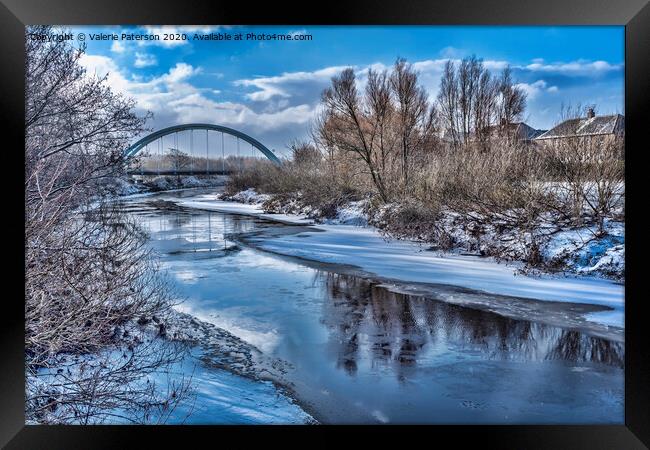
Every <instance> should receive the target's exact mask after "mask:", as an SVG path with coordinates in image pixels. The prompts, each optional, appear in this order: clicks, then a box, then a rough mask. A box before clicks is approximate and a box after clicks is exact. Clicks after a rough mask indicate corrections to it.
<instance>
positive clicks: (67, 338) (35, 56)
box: [25, 26, 179, 423]
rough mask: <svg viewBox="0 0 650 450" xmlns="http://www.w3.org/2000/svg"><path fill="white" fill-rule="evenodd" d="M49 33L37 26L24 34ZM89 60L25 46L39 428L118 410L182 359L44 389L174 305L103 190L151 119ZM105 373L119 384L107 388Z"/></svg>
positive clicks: (33, 377) (30, 345) (32, 361)
mask: <svg viewBox="0 0 650 450" xmlns="http://www.w3.org/2000/svg"><path fill="white" fill-rule="evenodd" d="M52 31H53V30H52V29H51V27H47V26H44V27H42V26H39V27H28V28H27V30H26V33H36V34H50V33H51V32H52ZM83 52H84V47H81V48H74V47H72V46H71V45H70V44H69V43H68V42H66V41H57V40H52V41H42V40H32V39H26V66H25V74H26V78H25V82H26V92H25V272H26V278H25V356H26V361H25V362H26V376H27V381H28V382H27V385H28V387H29V386H31V388H29V389H28V392H27V402H26V413H27V416H28V417H31V418H32V419H35V420H41V419H43V418H44V417H45V416H43V415H42V414H41V413H42V412H43V411H45V410H52V409H53V408H56V406H57V405H62V404H66V405H68V407H69V408H72V410H74V409H75V408H77V407H79V408H81V407H82V405H85V406H83V407H84V408H86V409H87V408H91V409H96V408H100V409H101V405H102V404H104V405H110V404H111V401H112V402H113V403H116V402H119V401H121V399H125V398H126V397H129V394H128V392H131V393H133V392H135V391H133V390H132V389H135V388H134V387H133V386H128V383H129V382H131V381H134V382H135V381H137V376H136V375H137V371H138V369H142V370H143V371H146V370H148V369H146V368H147V367H149V368H150V369H151V370H153V366H152V365H151V362H152V361H157V363H155V364H154V365H155V366H156V367H159V368H160V367H163V366H164V364H167V363H171V362H172V361H173V360H174V358H176V356H177V355H176V354H175V356H174V357H173V358H171V359H170V357H168V356H169V355H167V356H165V353H164V352H163V353H160V354H158V355H154V354H147V352H146V351H145V349H144V348H142V349H140V350H138V354H139V355H143V356H144V355H146V358H140V357H137V358H134V359H133V360H132V363H131V364H130V365H129V366H128V367H127V369H128V370H126V369H124V370H123V369H120V368H119V367H112V366H108V365H106V364H110V360H107V361H106V362H105V366H103V367H102V366H100V367H99V368H98V369H97V370H95V371H93V375H92V379H91V380H89V379H88V373H86V374H80V373H79V372H76V373H71V374H70V376H69V377H68V380H67V381H66V383H67V387H66V388H63V387H60V388H57V387H56V386H54V385H52V384H51V383H50V382H49V381H44V380H50V379H49V378H48V376H47V370H48V368H49V367H56V366H58V365H60V364H62V363H63V362H64V361H65V360H66V359H67V358H69V357H71V355H77V356H78V355H82V354H85V353H88V352H102V351H109V349H114V350H116V349H117V348H120V346H121V345H122V344H123V343H124V341H123V339H121V337H120V336H118V335H116V330H118V329H119V327H121V326H123V325H124V324H126V323H128V322H132V321H134V320H137V319H138V318H139V317H146V316H152V315H157V316H162V315H163V314H165V311H168V309H169V307H170V306H171V300H172V298H171V296H170V291H169V289H168V286H167V285H166V283H165V282H164V281H162V280H161V279H160V277H159V273H158V270H157V268H156V267H155V265H153V264H152V261H151V259H150V258H149V255H148V251H147V250H146V247H145V245H144V243H145V239H144V236H143V235H142V233H141V232H140V231H139V230H138V228H137V227H136V226H135V224H133V223H130V222H129V221H128V220H126V218H125V217H123V216H122V215H121V214H120V213H119V211H117V210H115V208H113V207H112V206H111V205H112V203H111V202H106V201H105V200H106V199H105V197H104V195H103V194H104V193H105V181H107V180H111V179H112V178H113V177H115V176H116V175H119V174H121V173H122V172H123V171H124V167H125V158H124V155H123V149H124V148H126V146H127V144H128V143H129V142H130V140H131V139H132V138H133V137H135V136H136V135H137V134H139V133H140V132H141V131H143V127H144V124H145V121H146V118H147V116H144V117H138V116H137V115H135V114H134V112H133V106H134V103H133V101H131V100H128V99H125V98H123V97H122V96H120V95H118V94H115V93H114V92H112V91H111V90H110V88H109V87H108V86H107V85H106V82H105V78H97V77H96V76H91V75H89V74H87V73H86V71H85V70H84V69H83V67H82V66H81V65H80V64H79V61H80V58H81V57H82V55H83ZM134 345H136V343H134ZM143 352H144V353H143ZM145 360H146V361H149V362H145ZM125 370H126V371H125ZM73 372H74V371H73ZM110 373H114V374H121V375H119V376H115V377H113V378H103V377H104V375H106V374H110ZM106 376H109V375H106ZM91 381H92V384H93V386H95V387H94V388H93V389H92V393H93V395H91V396H90V397H88V395H89V393H90V391H88V390H85V389H86V387H85V386H88V383H89V382H91ZM100 386H103V388H100ZM100 392H101V393H102V394H101V398H102V400H101V401H100V400H99V398H100V397H98V396H97V395H99V393H100ZM138 392H140V393H141V394H142V395H133V396H132V399H133V403H131V405H132V406H134V405H135V404H136V403H138V402H139V403H140V406H146V405H145V403H146V402H147V400H146V399H145V394H144V391H143V390H139V391H138ZM82 393H83V394H82ZM87 394H88V395H87ZM175 395H176V394H175ZM44 396H47V397H44ZM109 397H110V398H112V400H110V401H109ZM178 399H179V397H178V396H176V397H175V398H174V399H167V400H168V401H171V402H172V403H173V402H175V401H177V400H178ZM150 401H151V403H150V405H153V404H154V403H156V402H157V401H158V400H156V399H155V398H154V397H150ZM125 402H126V403H128V400H125ZM126 403H125V404H126ZM75 405H76V406H75ZM86 417H87V418H88V417H90V415H89V413H86ZM62 420H63V419H62ZM75 421H76V422H78V423H79V422H83V420H82V419H80V417H78V416H76V419H75Z"/></svg>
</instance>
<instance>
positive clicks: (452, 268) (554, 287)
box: [177, 192, 625, 335]
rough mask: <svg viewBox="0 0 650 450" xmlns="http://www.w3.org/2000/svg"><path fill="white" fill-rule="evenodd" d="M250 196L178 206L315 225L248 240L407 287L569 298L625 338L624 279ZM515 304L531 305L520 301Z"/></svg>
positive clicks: (492, 303) (579, 313)
mask: <svg viewBox="0 0 650 450" xmlns="http://www.w3.org/2000/svg"><path fill="white" fill-rule="evenodd" d="M250 194H251V193H250V192H249V193H248V194H241V195H239V199H240V200H241V201H247V200H248V201H253V202H254V203H237V202H232V201H224V200H221V196H220V195H218V194H205V195H202V196H199V197H195V198H193V199H192V200H188V201H183V200H179V201H177V204H178V205H179V206H182V207H187V208H197V209H204V210H212V211H221V212H228V213H234V214H245V215H252V216H257V217H261V218H265V219H268V220H278V221H280V222H284V223H293V224H300V225H309V226H308V227H306V228H304V229H301V230H296V231H297V232H295V233H287V232H282V233H279V234H276V235H269V234H266V235H265V236H263V238H259V239H255V238H254V237H249V238H248V242H249V243H251V244H253V243H254V244H255V245H256V246H258V247H259V248H260V249H262V250H266V251H270V252H274V253H278V254H283V255H287V256H292V257H299V258H303V259H306V260H314V261H319V262H324V263H332V264H343V265H349V266H355V267H357V268H358V269H360V270H361V271H363V272H365V273H368V274H372V275H373V276H376V277H379V278H381V279H384V280H388V282H389V283H390V282H391V280H392V281H400V282H402V283H407V284H408V283H411V284H413V283H417V284H420V285H431V284H435V285H447V286H457V287H462V288H467V289H471V290H475V291H479V292H482V293H485V294H491V295H496V296H502V297H508V298H513V299H530V300H536V301H545V302H549V304H548V305H550V304H551V303H566V304H567V306H566V308H565V309H566V314H573V315H574V316H575V317H577V318H580V320H578V321H579V322H584V323H583V325H587V323H590V324H593V325H595V326H597V328H599V329H600V330H601V331H606V330H609V329H611V330H614V331H617V332H616V334H619V335H622V329H623V328H624V313H625V308H624V288H623V285H622V284H620V283H617V282H614V281H612V280H607V279H603V278H599V277H595V276H591V275H588V276H585V275H581V276H578V275H573V276H567V275H562V274H541V275H530V274H526V273H522V271H521V264H517V263H508V264H505V263H503V262H501V263H499V262H497V261H496V260H495V259H494V258H490V257H479V256H468V255H462V254H452V253H445V252H440V251H435V250H430V249H427V248H424V247H423V246H422V245H419V244H417V243H414V242H409V241H404V240H399V241H398V240H391V239H388V238H387V237H386V236H385V235H384V234H382V233H381V232H380V231H379V230H378V229H377V228H375V227H372V226H354V225H345V223H350V221H356V223H362V217H360V214H357V215H355V214H354V213H353V212H351V211H350V210H347V211H346V212H345V213H344V215H343V217H340V216H339V217H337V219H335V220H333V221H331V222H330V223H320V224H317V223H315V221H313V220H310V219H309V218H308V217H305V216H299V215H292V214H271V213H267V212H265V210H264V208H263V207H262V205H261V203H262V201H264V200H265V199H264V198H262V199H260V198H255V197H253V200H251V197H252V196H251V195H250ZM234 199H235V200H236V199H237V198H236V197H235V198H234ZM260 200H261V201H260ZM448 297H449V300H451V301H453V300H454V299H455V298H459V296H458V295H456V296H454V295H450V296H448ZM461 297H463V299H462V301H464V302H467V299H466V297H467V296H466V295H465V296H461ZM487 297H490V296H487ZM458 301H461V300H458ZM473 303H474V304H485V303H487V304H488V307H490V308H497V307H498V306H499V305H501V306H503V305H504V304H505V303H507V304H508V307H507V308H499V309H500V310H503V309H508V310H510V309H511V303H512V302H504V301H503V300H502V299H501V300H498V299H495V298H485V296H479V297H478V298H475V299H474V301H473ZM516 303H518V304H524V305H525V303H522V302H521V301H519V300H518V301H517V302H516ZM533 303H534V304H535V305H536V307H535V308H533V309H534V310H536V311H538V314H541V315H543V311H541V310H540V308H539V306H540V305H539V304H538V303H537V302H531V304H533ZM574 305H589V306H591V307H592V308H588V307H586V308H584V307H583V308H580V307H577V309H576V307H574ZM541 306H542V307H543V306H544V304H542V305H541ZM525 309H526V311H525V312H526V313H530V310H531V308H525ZM542 309H543V308H542ZM561 309H562V308H560V310H561ZM581 309H582V310H581ZM560 320H561V318H560ZM567 322H569V324H571V320H568V319H567ZM574 325H575V324H574Z"/></svg>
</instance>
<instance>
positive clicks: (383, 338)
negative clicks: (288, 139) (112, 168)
mask: <svg viewBox="0 0 650 450" xmlns="http://www.w3.org/2000/svg"><path fill="white" fill-rule="evenodd" d="M184 195H189V194H184ZM170 196H172V194H161V195H159V196H157V197H156V198H155V199H147V200H143V201H136V202H130V203H128V204H127V205H126V207H125V209H127V210H128V211H129V212H131V213H132V214H133V216H134V217H136V218H137V219H138V220H139V221H140V223H141V224H142V226H143V228H144V229H145V230H147V231H148V234H149V236H150V238H151V239H150V242H151V245H152V247H153V248H154V249H156V250H157V252H158V253H159V254H160V256H161V260H162V263H163V267H165V268H167V269H168V270H169V271H170V274H172V276H173V277H174V279H175V280H176V281H177V283H178V285H177V287H178V289H179V293H180V295H181V296H182V297H183V298H185V302H184V304H183V306H184V308H185V309H186V310H187V311H188V312H191V313H192V314H195V315H197V316H198V317H199V318H202V319H203V320H207V321H210V322H212V323H214V324H215V325H216V326H218V327H221V328H224V329H227V330H229V331H230V332H232V333H233V334H235V335H237V336H238V337H240V338H241V339H243V340H245V341H247V342H249V343H251V344H253V345H255V346H257V347H258V348H260V349H261V350H262V351H263V352H264V353H265V354H267V355H269V356H272V357H277V358H279V359H281V360H283V361H286V362H288V363H289V365H290V367H291V370H288V371H287V372H286V374H285V376H286V377H288V381H289V384H290V385H291V386H292V389H294V390H295V392H296V395H297V397H298V398H299V399H300V400H301V401H303V402H304V403H305V404H308V405H310V406H311V407H312V408H313V409H314V410H315V411H316V412H317V413H318V415H319V418H320V419H322V420H323V422H325V423H376V422H378V421H379V422H391V423H491V424H494V423H508V424H512V423H622V418H623V388H624V385H623V371H622V370H621V369H622V368H623V360H624V345H623V343H617V342H615V341H610V340H607V339H603V338H599V337H592V336H591V335H589V334H585V333H583V332H581V331H575V330H571V329H568V328H560V327H556V326H549V325H545V324H541V323H537V322H531V321H528V320H521V319H510V318H507V317H504V316H501V315H498V314H495V313H492V312H489V311H484V310H478V309H471V308H468V307H464V306H461V305H454V304H450V303H445V302H443V301H440V300H436V299H435V298H431V297H429V298H425V297H422V296H416V295H408V294H396V293H392V292H390V291H389V290H387V289H386V288H384V287H382V286H381V285H379V284H377V283H376V282H371V281H368V280H366V279H363V278H358V277H355V276H351V275H341V274H337V273H334V272H330V271H329V270H323V267H324V266H323V265H319V264H305V263H304V262H301V261H298V260H294V259H290V258H279V257H277V256H275V255H270V254H267V253H264V252H259V251H257V250H254V249H251V248H249V247H246V246H243V247H242V246H238V245H237V244H236V242H238V239H236V237H235V236H236V235H237V234H239V233H248V232H252V231H258V230H260V231H261V229H263V228H267V227H273V228H274V230H275V232H277V231H278V230H277V229H275V227H280V226H282V225H278V224H275V223H269V222H268V221H264V220H261V219H255V218H252V217H247V216H238V215H232V214H222V213H218V212H208V211H199V210H191V209H181V208H178V207H177V206H175V205H174V204H173V203H172V202H170V201H165V198H169V197H170ZM328 267H329V266H328ZM318 269H321V270H318ZM288 367H289V366H288Z"/></svg>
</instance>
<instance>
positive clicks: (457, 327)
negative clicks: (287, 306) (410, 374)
mask: <svg viewBox="0 0 650 450" xmlns="http://www.w3.org/2000/svg"><path fill="white" fill-rule="evenodd" d="M321 276H322V277H323V278H324V279H325V284H326V286H327V291H328V294H329V295H328V297H329V301H327V302H325V304H324V312H323V316H324V319H323V322H324V324H325V325H326V326H327V327H328V328H329V329H330V330H331V336H330V345H332V346H334V347H336V353H337V355H338V366H339V367H341V368H344V369H345V370H346V371H347V372H348V373H349V374H351V375H352V374H354V373H355V372H356V370H357V366H358V359H359V358H364V357H370V359H371V361H372V365H373V366H381V365H392V366H394V367H393V369H394V370H396V372H397V374H398V377H399V376H400V367H402V366H414V365H417V364H418V362H419V361H420V360H427V359H428V358H430V357H431V356H433V355H435V354H436V353H437V352H439V351H445V350H446V349H449V348H454V349H456V350H462V351H464V352H468V353H469V354H473V355H478V356H480V357H482V358H485V359H490V360H524V361H526V360H530V361H544V360H565V361H571V362H593V363H603V364H607V365H611V366H616V367H621V368H622V367H623V361H624V345H623V344H622V343H617V342H612V341H609V340H606V339H602V338H598V337H592V336H588V335H585V334H584V333H581V332H578V331H572V330H566V329H562V328H558V327H553V326H549V325H544V324H541V323H534V322H528V321H525V320H515V319H510V318H507V317H503V316H500V315H498V314H495V313H492V312H488V311H482V310H477V309H471V308H466V307H462V306H458V305H453V304H449V303H444V302H442V301H438V300H435V299H431V298H425V297H420V296H413V295H405V294H397V293H393V292H390V291H389V290H387V289H385V288H383V287H381V286H379V285H377V284H373V283H371V282H369V281H367V280H365V279H362V278H358V277H354V276H349V275H340V274H335V273H331V272H324V273H322V274H321Z"/></svg>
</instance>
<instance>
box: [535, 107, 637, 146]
mask: <svg viewBox="0 0 650 450" xmlns="http://www.w3.org/2000/svg"><path fill="white" fill-rule="evenodd" d="M624 134H625V117H624V116H622V115H621V114H611V115H607V116H597V115H596V113H595V112H594V110H593V108H589V109H588V110H587V116H586V117H579V118H576V119H568V120H565V121H564V122H562V123H560V124H558V125H556V126H555V127H553V128H551V129H550V130H548V131H547V132H545V133H543V134H541V135H539V136H537V137H536V138H534V142H535V143H539V144H547V145H554V144H558V143H560V142H562V141H563V140H565V139H569V138H576V137H577V138H583V139H591V138H594V137H602V138H605V139H606V140H607V139H610V138H611V139H614V138H617V137H623V136H624Z"/></svg>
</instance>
